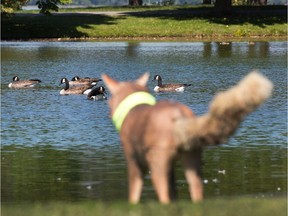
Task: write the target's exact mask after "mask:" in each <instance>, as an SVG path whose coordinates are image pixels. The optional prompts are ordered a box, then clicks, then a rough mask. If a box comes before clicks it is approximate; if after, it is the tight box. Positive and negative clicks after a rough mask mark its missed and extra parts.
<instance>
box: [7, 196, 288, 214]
mask: <svg viewBox="0 0 288 216" xmlns="http://www.w3.org/2000/svg"><path fill="white" fill-rule="evenodd" d="M286 214H287V200H286V199H284V198H274V199H251V198H234V199H229V200H228V199H227V200H225V199H217V200H216V199H215V200H206V201H205V202H203V203H201V204H192V203H191V202H188V201H185V202H184V201H182V202H176V203H173V204H171V205H167V206H166V205H160V204H159V203H157V202H148V203H144V204H140V205H129V204H127V203H126V202H122V203H121V202H118V203H101V202H95V203H94V202H82V203H79V202H78V203H61V202H58V203H47V204H25V205H15V204H14V205H11V206H7V205H2V215H3V216H15V215H21V216H39V215H41V216H65V215H67V216H79V215H81V216H90V215H91V216H92V215H93V216H95V215H109V216H122V215H123V216H127V215H135V216H144V215H145V216H146V215H157V216H169V215H171V216H175V215H177V216H182V215H183V216H184V215H187V216H188V215H195V216H200V215H203V216H204V215H205V216H209V215H213V216H218V215H219V216H225V215H227V216H231V215H233V216H250V215H251V216H252V215H261V216H271V215H277V216H285V215H286Z"/></svg>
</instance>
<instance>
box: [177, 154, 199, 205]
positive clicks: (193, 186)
mask: <svg viewBox="0 0 288 216" xmlns="http://www.w3.org/2000/svg"><path fill="white" fill-rule="evenodd" d="M201 153H202V150H201V149H199V150H193V151H191V152H182V155H181V157H182V162H183V166H184V170H185V177H186V180H187V182H188V184H189V192H190V197H191V199H192V200H193V201H194V202H199V201H201V200H203V185H202V178H201Z"/></svg>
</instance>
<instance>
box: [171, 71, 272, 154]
mask: <svg viewBox="0 0 288 216" xmlns="http://www.w3.org/2000/svg"><path fill="white" fill-rule="evenodd" d="M272 89H273V84H272V82H270V81H269V80H268V79H267V78H266V77H264V76H263V75H262V74H260V73H259V72H257V71H253V72H251V73H250V74H248V75H247V76H246V77H245V78H244V79H243V80H241V81H240V82H239V83H238V84H237V85H236V86H234V87H232V88H230V89H228V90H227V91H224V92H220V93H218V94H217V95H216V96H215V97H214V100H213V101H212V102H211V104H210V109H209V112H208V113H207V114H205V115H203V116H200V117H195V118H189V119H184V118H183V119H178V120H177V121H176V122H175V129H174V131H175V135H176V138H177V139H178V141H179V144H180V145H181V148H184V149H186V150H188V149H191V148H197V147H202V146H204V145H217V144H222V143H224V142H226V141H227V139H228V138H229V136H231V135H232V134H233V133H234V132H235V131H236V129H237V128H238V126H239V124H240V123H241V121H242V120H243V118H244V117H245V116H246V115H248V114H249V113H250V112H252V111H254V110H255V109H256V108H257V107H258V106H259V105H261V104H262V103H263V102H264V101H265V100H266V99H268V98H269V97H270V95H271V93H272Z"/></svg>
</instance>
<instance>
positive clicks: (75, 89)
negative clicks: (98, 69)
mask: <svg viewBox="0 0 288 216" xmlns="http://www.w3.org/2000/svg"><path fill="white" fill-rule="evenodd" d="M62 84H64V88H63V89H62V90H61V91H60V94H61V95H69V94H85V95H88V93H89V92H90V91H91V90H92V89H91V88H92V87H93V86H90V85H79V86H72V87H70V85H69V81H68V79H67V78H62V79H61V81H60V85H62Z"/></svg>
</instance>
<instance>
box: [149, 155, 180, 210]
mask: <svg viewBox="0 0 288 216" xmlns="http://www.w3.org/2000/svg"><path fill="white" fill-rule="evenodd" d="M162 154H163V152H162ZM156 155H157V156H156ZM155 156H156V158H155V157H154V158H153V159H154V160H150V163H149V164H150V169H151V178H152V183H153V186H154V188H155V191H156V193H157V196H158V199H159V201H160V202H161V203H164V204H167V203H170V201H171V198H172V197H171V196H174V195H175V188H173V187H174V182H172V181H174V179H173V169H172V159H171V158H170V157H169V156H167V155H166V156H164V155H161V154H160V155H159V154H158V153H157V154H155Z"/></svg>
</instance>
